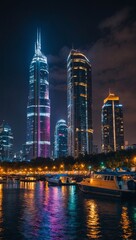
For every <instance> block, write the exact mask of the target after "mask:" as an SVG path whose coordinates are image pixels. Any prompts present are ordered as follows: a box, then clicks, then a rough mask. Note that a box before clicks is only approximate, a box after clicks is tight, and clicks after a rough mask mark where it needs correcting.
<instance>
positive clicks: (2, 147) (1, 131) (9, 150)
mask: <svg viewBox="0 0 136 240" xmlns="http://www.w3.org/2000/svg"><path fill="white" fill-rule="evenodd" d="M0 161H13V133H12V130H11V127H10V126H9V124H8V123H5V122H4V121H3V123H2V124H1V126H0Z"/></svg>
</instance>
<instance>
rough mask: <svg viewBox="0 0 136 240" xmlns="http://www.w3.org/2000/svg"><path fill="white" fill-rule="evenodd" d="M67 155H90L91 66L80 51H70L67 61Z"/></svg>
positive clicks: (91, 143)
mask: <svg viewBox="0 0 136 240" xmlns="http://www.w3.org/2000/svg"><path fill="white" fill-rule="evenodd" d="M67 112H68V155H71V156H73V157H75V158H76V157H78V156H79V155H80V154H85V153H88V154H90V153H92V146H93V129H92V74H91V64H90V62H89V60H88V59H87V57H86V56H85V55H84V54H82V53H81V52H80V51H77V50H71V51H70V53H69V56H68V59H67Z"/></svg>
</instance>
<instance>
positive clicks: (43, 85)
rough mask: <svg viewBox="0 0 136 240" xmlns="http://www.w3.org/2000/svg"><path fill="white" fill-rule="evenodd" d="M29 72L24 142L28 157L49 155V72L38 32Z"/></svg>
mask: <svg viewBox="0 0 136 240" xmlns="http://www.w3.org/2000/svg"><path fill="white" fill-rule="evenodd" d="M29 72H30V77H29V96H28V105H27V142H26V145H27V146H28V147H29V157H28V159H32V158H36V157H50V99H49V72H48V63H47V58H46V56H44V55H43V53H42V52H41V36H40V33H39V32H37V42H36V45H35V54H34V57H33V59H32V62H31V64H30V71H29Z"/></svg>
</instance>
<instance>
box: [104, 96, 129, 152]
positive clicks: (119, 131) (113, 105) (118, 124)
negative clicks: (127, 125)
mask: <svg viewBox="0 0 136 240" xmlns="http://www.w3.org/2000/svg"><path fill="white" fill-rule="evenodd" d="M101 124H102V152H110V151H117V150H121V149H124V127H123V107H122V104H120V103H119V97H118V96H116V95H115V94H113V93H109V96H108V97H107V98H105V100H104V105H103V107H102V115H101Z"/></svg>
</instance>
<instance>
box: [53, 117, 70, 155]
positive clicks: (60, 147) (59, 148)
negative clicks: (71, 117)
mask: <svg viewBox="0 0 136 240" xmlns="http://www.w3.org/2000/svg"><path fill="white" fill-rule="evenodd" d="M67 130H68V129H67V124H66V121H65V120H63V119H61V120H59V121H58V122H57V124H56V127H55V133H54V158H59V157H66V156H67V154H68V146H67Z"/></svg>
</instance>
